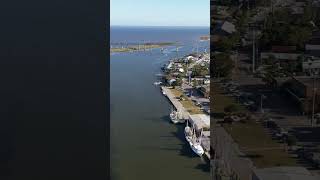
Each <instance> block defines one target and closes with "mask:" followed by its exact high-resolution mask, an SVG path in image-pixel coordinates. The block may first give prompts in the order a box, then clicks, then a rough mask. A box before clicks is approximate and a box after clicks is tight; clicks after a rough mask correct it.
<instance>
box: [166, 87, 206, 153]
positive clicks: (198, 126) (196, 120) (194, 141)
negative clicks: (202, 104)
mask: <svg viewBox="0 0 320 180" xmlns="http://www.w3.org/2000/svg"><path fill="white" fill-rule="evenodd" d="M161 90H162V92H163V93H164V94H165V95H166V97H167V98H168V100H169V101H170V102H171V104H172V105H173V106H174V108H175V109H176V111H178V112H180V113H181V118H180V120H179V123H185V122H186V123H185V124H186V127H185V128H184V135H185V138H186V141H187V143H188V144H189V145H190V147H191V148H192V150H193V151H194V152H195V153H196V154H198V155H199V156H202V155H203V154H204V155H205V156H206V157H207V158H208V159H210V117H209V116H208V115H205V114H192V115H191V114H190V113H189V112H188V111H187V110H186V109H185V108H184V107H183V105H182V104H181V103H180V102H179V100H178V99H177V97H176V96H175V95H174V94H173V93H172V92H171V90H170V88H168V87H164V86H161ZM189 122H190V127H189ZM174 124H176V123H174ZM197 133H198V134H199V133H200V135H199V137H197V136H196V134H197Z"/></svg>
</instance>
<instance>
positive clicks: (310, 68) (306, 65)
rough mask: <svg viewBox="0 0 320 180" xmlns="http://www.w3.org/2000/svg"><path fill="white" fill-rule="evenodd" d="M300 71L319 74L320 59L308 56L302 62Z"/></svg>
mask: <svg viewBox="0 0 320 180" xmlns="http://www.w3.org/2000/svg"><path fill="white" fill-rule="evenodd" d="M302 69H303V71H304V72H318V73H320V58H319V57H314V56H309V57H306V58H305V59H304V61H303V62H302Z"/></svg>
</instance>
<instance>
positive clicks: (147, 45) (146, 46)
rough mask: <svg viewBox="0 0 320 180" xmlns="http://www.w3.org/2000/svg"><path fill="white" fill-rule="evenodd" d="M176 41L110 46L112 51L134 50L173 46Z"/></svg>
mask: <svg viewBox="0 0 320 180" xmlns="http://www.w3.org/2000/svg"><path fill="white" fill-rule="evenodd" d="M174 44H175V43H171V42H162V43H144V44H141V45H129V46H127V47H116V48H110V52H111V53H115V52H132V51H144V50H148V49H155V48H161V47H166V46H172V45H174Z"/></svg>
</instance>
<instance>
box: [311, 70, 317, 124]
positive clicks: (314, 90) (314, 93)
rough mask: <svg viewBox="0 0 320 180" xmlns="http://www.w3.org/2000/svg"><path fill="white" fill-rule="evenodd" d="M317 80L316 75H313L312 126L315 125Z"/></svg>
mask: <svg viewBox="0 0 320 180" xmlns="http://www.w3.org/2000/svg"><path fill="white" fill-rule="evenodd" d="M315 80H316V77H315V75H313V97H312V119H311V126H313V125H314V109H315V99H316V91H317V88H316V86H315Z"/></svg>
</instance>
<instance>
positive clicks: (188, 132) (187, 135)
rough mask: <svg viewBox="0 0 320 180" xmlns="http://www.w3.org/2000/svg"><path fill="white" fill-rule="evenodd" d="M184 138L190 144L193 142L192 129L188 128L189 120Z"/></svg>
mask: <svg viewBox="0 0 320 180" xmlns="http://www.w3.org/2000/svg"><path fill="white" fill-rule="evenodd" d="M184 136H185V137H186V140H187V141H188V142H190V141H191V140H192V129H191V128H190V127H189V126H188V120H187V125H186V127H185V128H184Z"/></svg>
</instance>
